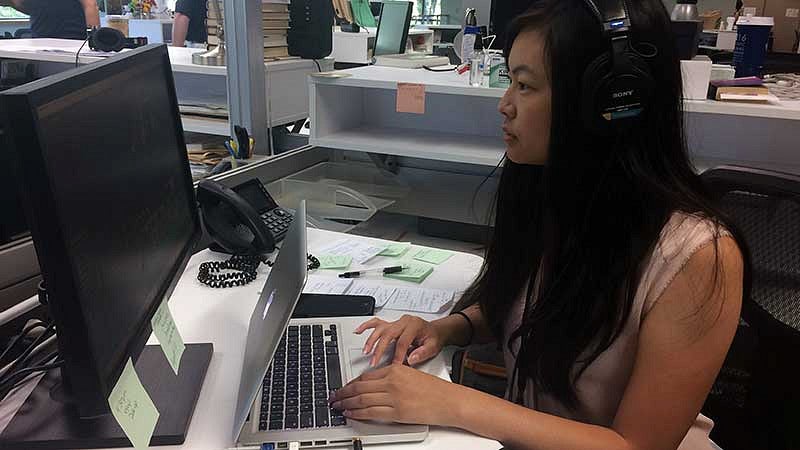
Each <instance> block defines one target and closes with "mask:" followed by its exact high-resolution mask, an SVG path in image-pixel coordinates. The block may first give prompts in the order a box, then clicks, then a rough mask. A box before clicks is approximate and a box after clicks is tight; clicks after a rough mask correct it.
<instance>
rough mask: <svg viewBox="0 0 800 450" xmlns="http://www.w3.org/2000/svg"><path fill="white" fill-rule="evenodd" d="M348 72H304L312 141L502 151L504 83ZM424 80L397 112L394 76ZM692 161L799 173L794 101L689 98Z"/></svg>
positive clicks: (418, 73) (380, 148)
mask: <svg viewBox="0 0 800 450" xmlns="http://www.w3.org/2000/svg"><path fill="white" fill-rule="evenodd" d="M344 72H345V73H348V74H349V75H350V76H349V77H347V78H336V79H332V78H314V77H312V78H311V79H310V83H311V88H310V95H311V108H310V114H311V119H312V123H314V127H313V128H312V130H311V138H310V143H311V144H313V145H318V146H321V147H329V148H335V149H341V150H353V151H360V152H373V153H382V154H388V155H396V156H408V157H416V158H425V159H431V160H438V161H447V162H457V163H469V164H477V165H485V166H495V165H497V163H498V162H499V161H500V159H501V158H502V157H503V155H504V153H505V146H504V144H503V142H502V139H501V133H500V130H501V122H502V118H501V116H500V114H499V113H498V112H497V103H498V101H499V100H500V98H501V97H502V96H503V94H504V93H505V90H503V89H496V88H484V87H473V86H470V85H469V82H468V80H469V77H468V75H467V74H464V75H460V76H459V75H457V74H456V73H455V72H446V73H434V72H429V71H425V70H422V69H397V68H392V67H377V66H370V67H359V68H355V69H349V70H346V71H344ZM398 82H404V83H420V84H424V85H425V92H426V109H425V114H420V115H417V114H405V113H398V112H396V97H397V83H398ZM684 109H685V111H686V113H687V114H686V115H685V119H686V127H687V136H688V141H689V149H690V152H691V153H692V156H693V158H694V159H695V162H696V163H697V164H698V165H699V166H701V167H703V168H705V167H707V166H711V165H718V164H737V163H738V164H743V165H751V166H756V167H765V168H772V169H780V170H789V171H792V172H797V173H800V154H798V153H797V149H798V148H800V132H798V129H799V128H798V125H800V102H797V101H794V102H789V101H786V102H780V103H778V104H770V105H748V104H741V103H726V102H717V101H711V100H699V101H698V100H687V101H685V102H684Z"/></svg>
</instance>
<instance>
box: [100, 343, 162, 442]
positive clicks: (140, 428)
mask: <svg viewBox="0 0 800 450" xmlns="http://www.w3.org/2000/svg"><path fill="white" fill-rule="evenodd" d="M108 406H109V407H110V408H111V414H113V415H114V418H116V419H117V423H119V426H120V427H122V431H124V432H125V435H126V436H128V439H130V441H131V444H133V446H134V447H135V448H148V446H149V445H150V438H151V437H153V431H154V430H155V429H156V423H157V422H158V416H159V413H158V410H157V409H156V405H154V404H153V401H152V400H151V399H150V396H149V395H147V391H145V390H144V386H142V382H141V381H139V376H138V375H137V374H136V369H135V368H134V367H133V362H132V361H131V359H130V358H128V362H127V363H126V364H125V368H124V369H123V370H122V375H120V377H119V380H117V384H116V385H115V386H114V389H112V390H111V395H110V396H109V397H108Z"/></svg>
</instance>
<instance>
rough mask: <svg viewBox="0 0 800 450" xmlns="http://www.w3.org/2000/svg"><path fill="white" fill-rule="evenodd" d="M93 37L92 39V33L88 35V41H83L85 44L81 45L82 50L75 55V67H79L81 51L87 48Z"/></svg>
mask: <svg viewBox="0 0 800 450" xmlns="http://www.w3.org/2000/svg"><path fill="white" fill-rule="evenodd" d="M91 37H92V35H91V33H86V39H84V40H83V44H81V48H79V49H78V53H75V67H78V66H79V59H80V56H81V51H82V50H83V47H86V44H87V43H88V42H89V39H90V38H91Z"/></svg>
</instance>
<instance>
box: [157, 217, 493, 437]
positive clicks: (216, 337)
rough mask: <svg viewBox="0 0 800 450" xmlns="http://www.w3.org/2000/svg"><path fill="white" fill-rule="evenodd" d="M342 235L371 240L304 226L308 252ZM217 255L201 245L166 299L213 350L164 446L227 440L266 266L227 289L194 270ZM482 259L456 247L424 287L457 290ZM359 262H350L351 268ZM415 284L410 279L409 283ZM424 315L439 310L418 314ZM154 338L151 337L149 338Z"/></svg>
mask: <svg viewBox="0 0 800 450" xmlns="http://www.w3.org/2000/svg"><path fill="white" fill-rule="evenodd" d="M343 237H347V238H349V239H358V240H364V241H375V240H374V239H370V238H363V237H359V236H353V235H344V234H340V233H333V232H330V231H322V230H314V229H309V233H308V247H309V249H310V251H311V252H313V251H314V249H319V248H320V247H321V246H324V245H327V244H329V243H331V242H333V241H334V240H337V239H341V238H343ZM213 259H223V258H222V257H221V255H218V254H213V253H211V252H209V251H203V252H200V253H198V254H197V255H195V256H194V257H193V258H192V259H191V260H190V262H189V264H188V266H187V268H186V272H185V273H184V276H183V277H182V278H181V280H180V282H179V283H178V285H177V287H176V288H175V291H174V293H173V294H172V297H171V299H170V303H169V305H170V309H171V311H172V315H173V316H174V318H175V322H176V323H177V325H178V328H179V329H180V332H181V335H182V336H183V339H184V341H185V342H187V343H192V342H212V343H213V344H214V356H213V357H212V359H211V365H210V366H209V368H208V373H207V375H206V379H205V382H204V384H203V389H202V391H201V393H200V398H199V400H198V402H197V408H196V409H195V413H194V417H193V418H192V423H191V425H190V427H189V435H188V438H187V440H186V442H185V444H184V445H183V446H180V447H175V446H171V447H157V448H163V449H165V450H170V449H181V450H183V449H186V450H189V449H191V450H221V449H225V448H228V447H230V446H231V445H232V442H230V439H231V430H232V429H233V411H234V409H235V407H236V393H237V388H238V386H239V377H240V375H241V370H242V360H243V357H244V346H245V338H246V333H247V325H248V322H249V319H250V314H251V312H252V309H253V307H254V306H255V304H256V302H257V300H258V292H259V291H260V290H261V287H262V286H263V284H264V281H265V280H266V274H267V273H268V272H267V270H266V266H264V265H262V266H261V270H260V272H259V277H258V278H257V279H256V281H255V282H253V283H251V284H250V285H247V286H242V287H237V288H232V289H211V288H209V287H206V286H204V285H202V284H200V282H198V281H197V270H198V267H199V265H200V264H201V263H202V262H204V261H209V260H213ZM391 260H392V258H384V257H376V258H375V259H373V260H372V261H370V266H373V267H375V266H381V265H383V264H385V263H388V262H389V261H391ZM481 264H482V259H481V258H479V257H477V256H473V255H469V254H465V253H456V254H455V255H453V257H451V258H450V259H449V260H448V261H446V262H445V263H443V264H442V265H440V266H437V267H436V269H435V270H434V272H433V273H432V274H431V275H430V276H429V277H428V278H427V279H426V280H425V282H424V283H422V286H423V287H426V288H438V289H449V290H454V291H463V290H464V289H465V288H466V287H467V286H468V285H469V283H470V282H471V281H472V280H473V279H474V277H475V276H476V274H477V273H478V271H479V269H480V266H481ZM359 267H360V266H357V265H354V266H353V268H354V270H355V269H357V268H359ZM337 273H338V271H317V274H320V275H329V276H332V277H335V276H336V274H337ZM386 282H387V284H400V285H406V286H407V285H409V283H407V282H402V281H396V280H386ZM415 286H416V285H415ZM403 314H404V313H403V312H401V311H389V310H379V311H378V315H379V316H380V317H382V318H385V319H387V320H393V319H396V318H399V317H400V316H401V315H403ZM419 316H421V317H424V318H426V319H434V318H437V317H439V316H441V315H433V314H419ZM155 342H156V341H155V340H153V339H151V342H150V343H155ZM500 447H501V445H500V444H499V443H497V442H496V441H492V440H488V439H483V438H479V437H476V436H473V435H471V434H469V433H466V432H462V431H459V430H449V429H437V428H434V429H432V430H431V433H430V435H429V437H428V439H426V440H425V441H424V442H422V443H418V444H392V445H391V446H390V445H386V446H374V447H370V448H371V449H372V448H375V449H380V448H384V449H386V450H390V449H392V450H405V449H411V448H415V449H416V448H421V449H436V450H449V449H459V448H463V449H470V450H482V449H486V450H496V449H498V448H500Z"/></svg>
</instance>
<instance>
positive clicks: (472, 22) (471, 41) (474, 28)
mask: <svg viewBox="0 0 800 450" xmlns="http://www.w3.org/2000/svg"><path fill="white" fill-rule="evenodd" d="M480 33H481V29H480V28H479V27H478V18H477V17H476V15H475V8H467V14H466V15H465V16H464V38H463V39H462V41H461V61H462V62H465V63H468V62H470V61H471V60H472V55H473V53H475V45H476V40H477V39H478V37H479V36H480ZM481 45H483V42H481Z"/></svg>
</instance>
